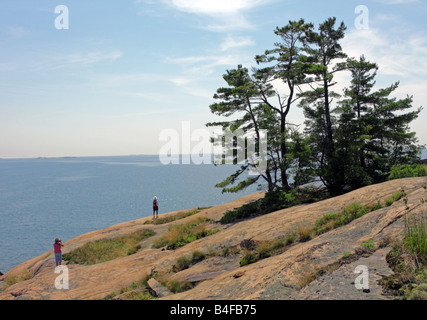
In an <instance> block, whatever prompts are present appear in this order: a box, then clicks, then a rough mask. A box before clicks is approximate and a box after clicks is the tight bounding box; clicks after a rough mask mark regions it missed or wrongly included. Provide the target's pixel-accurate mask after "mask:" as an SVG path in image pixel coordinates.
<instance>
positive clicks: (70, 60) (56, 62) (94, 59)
mask: <svg viewBox="0 0 427 320" xmlns="http://www.w3.org/2000/svg"><path fill="white" fill-rule="evenodd" d="M122 56H123V53H122V52H121V51H118V50H116V51H112V52H108V53H102V52H88V53H73V54H67V55H63V56H57V57H53V58H49V59H45V60H44V61H43V62H40V63H37V64H35V65H33V70H41V69H44V70H58V69H64V68H75V67H79V66H80V67H85V66H88V65H91V64H95V63H99V62H102V61H115V60H117V59H119V58H121V57H122Z"/></svg>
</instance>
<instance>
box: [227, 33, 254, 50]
mask: <svg viewBox="0 0 427 320" xmlns="http://www.w3.org/2000/svg"><path fill="white" fill-rule="evenodd" d="M254 44H255V42H254V41H253V40H252V39H251V38H250V37H237V38H235V37H232V36H228V37H227V38H226V39H225V40H224V42H223V43H222V44H221V51H228V50H230V49H236V48H242V47H247V46H252V45H254Z"/></svg>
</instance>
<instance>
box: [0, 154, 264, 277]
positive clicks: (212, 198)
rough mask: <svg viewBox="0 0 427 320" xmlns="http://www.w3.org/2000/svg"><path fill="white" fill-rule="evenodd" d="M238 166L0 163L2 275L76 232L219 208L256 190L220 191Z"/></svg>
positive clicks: (119, 160) (134, 161)
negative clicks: (155, 202) (154, 209)
mask: <svg viewBox="0 0 427 320" xmlns="http://www.w3.org/2000/svg"><path fill="white" fill-rule="evenodd" d="M236 169H237V168H236V167H235V166H232V165H223V166H214V165H213V164H202V165H196V164H189V165H185V164H179V165H178V164H177V165H172V164H170V165H163V164H162V163H161V162H160V160H159V156H158V155H153V156H150V155H135V156H116V157H78V158H47V159H46V158H45V159H1V160H0V271H1V272H3V273H5V272H7V271H9V270H10V269H12V268H13V267H14V266H16V265H18V264H20V263H22V262H24V261H27V260H29V259H31V258H33V257H37V256H39V255H41V254H43V253H45V252H47V251H49V250H52V248H53V247H52V244H53V242H54V239H55V238H56V237H60V238H61V239H62V240H63V241H64V242H66V241H67V240H70V239H72V238H74V237H76V236H78V235H81V234H84V233H87V232H90V231H94V230H100V229H103V228H106V227H109V226H111V225H114V224H117V223H121V222H125V221H130V220H135V219H139V218H142V217H147V216H151V215H152V199H153V197H154V196H157V198H158V200H159V214H161V213H166V212H171V211H177V210H186V209H191V208H197V207H207V206H215V205H219V204H222V203H226V202H229V201H232V200H234V199H237V198H239V197H242V196H244V195H246V194H250V193H253V192H256V191H257V189H256V186H253V187H251V188H249V189H248V190H245V191H244V192H240V193H237V194H227V193H224V194H222V192H221V189H219V188H215V184H216V183H218V182H221V181H222V180H223V179H225V178H226V177H228V176H229V175H230V174H231V173H233V172H235V170H236Z"/></svg>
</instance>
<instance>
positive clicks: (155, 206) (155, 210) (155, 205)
mask: <svg viewBox="0 0 427 320" xmlns="http://www.w3.org/2000/svg"><path fill="white" fill-rule="evenodd" d="M158 217H159V201H158V200H157V197H156V196H154V198H153V220H154V219H157V218H158Z"/></svg>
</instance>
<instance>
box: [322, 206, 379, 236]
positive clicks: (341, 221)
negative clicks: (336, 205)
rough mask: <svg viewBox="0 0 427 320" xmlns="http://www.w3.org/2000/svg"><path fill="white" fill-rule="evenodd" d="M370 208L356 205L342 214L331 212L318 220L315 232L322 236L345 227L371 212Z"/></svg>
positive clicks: (348, 207) (347, 208)
mask: <svg viewBox="0 0 427 320" xmlns="http://www.w3.org/2000/svg"><path fill="white" fill-rule="evenodd" d="M371 210H372V209H371ZM371 210H370V209H369V208H368V207H366V206H364V205H362V204H360V203H354V204H351V205H349V206H347V207H345V208H344V209H343V210H342V211H341V212H331V213H327V214H325V215H324V216H323V217H322V218H320V219H318V220H316V224H315V227H314V231H315V233H316V234H322V233H325V232H328V231H329V230H332V229H335V228H338V227H341V226H344V225H346V224H348V223H350V222H351V221H353V220H354V219H358V218H360V217H362V216H364V215H365V214H367V213H368V212H370V211H371Z"/></svg>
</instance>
